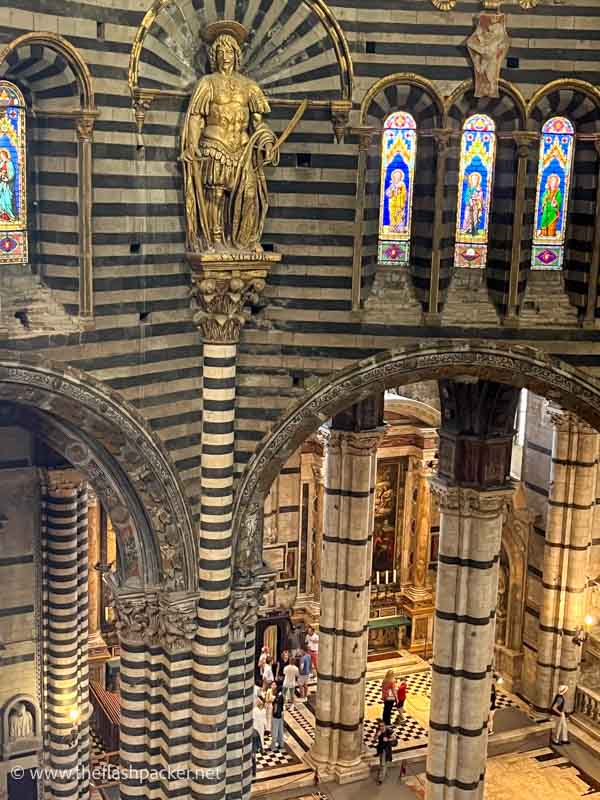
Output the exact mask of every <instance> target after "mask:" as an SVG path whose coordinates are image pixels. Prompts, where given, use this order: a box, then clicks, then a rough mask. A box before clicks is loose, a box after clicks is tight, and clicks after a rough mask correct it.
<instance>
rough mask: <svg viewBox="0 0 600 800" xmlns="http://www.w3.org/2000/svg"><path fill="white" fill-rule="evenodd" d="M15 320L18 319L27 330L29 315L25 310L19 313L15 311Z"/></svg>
mask: <svg viewBox="0 0 600 800" xmlns="http://www.w3.org/2000/svg"><path fill="white" fill-rule="evenodd" d="M15 319H18V320H19V322H20V323H21V325H22V326H23V327H24V328H29V315H28V314H27V309H25V308H23V309H21V311H15Z"/></svg>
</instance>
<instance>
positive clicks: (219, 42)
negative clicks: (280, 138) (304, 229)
mask: <svg viewBox="0 0 600 800" xmlns="http://www.w3.org/2000/svg"><path fill="white" fill-rule="evenodd" d="M247 35H248V32H247V31H246V29H245V28H244V27H243V26H242V25H240V24H239V23H238V22H233V21H222V22H215V23H213V24H211V25H209V26H208V27H207V28H206V29H205V30H204V33H203V38H204V40H205V42H206V43H207V44H208V46H209V47H208V58H209V65H210V70H211V72H210V74H208V75H205V76H204V77H202V78H201V79H200V80H199V81H198V83H197V85H196V87H195V89H194V93H193V95H192V98H191V101H190V105H189V108H188V112H187V115H186V118H185V123H184V127H183V132H182V142H181V160H182V163H183V179H184V192H185V214H186V227H187V249H188V251H190V252H191V253H202V252H206V251H208V252H212V253H223V254H227V253H230V252H232V251H233V252H237V253H240V252H254V253H259V252H262V248H261V245H260V240H261V236H262V232H263V227H264V224H265V218H266V215H267V209H268V197H267V183H266V178H265V174H264V166H265V165H267V164H276V163H277V161H278V157H279V156H278V153H279V149H278V146H277V139H276V136H275V134H274V133H273V131H272V130H271V129H270V128H269V127H268V125H267V124H266V123H265V122H264V120H263V117H264V115H265V114H268V113H269V111H270V108H269V103H268V102H267V98H266V97H265V95H264V93H263V91H262V89H261V88H260V86H259V85H258V84H257V83H255V81H253V80H252V79H251V78H249V77H247V76H246V75H243V74H242V73H241V71H240V70H241V65H242V50H241V45H242V43H243V42H244V41H245V39H246V37H247Z"/></svg>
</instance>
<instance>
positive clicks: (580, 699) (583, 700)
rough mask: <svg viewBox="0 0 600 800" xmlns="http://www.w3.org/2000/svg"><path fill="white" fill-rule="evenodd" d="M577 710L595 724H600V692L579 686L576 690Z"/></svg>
mask: <svg viewBox="0 0 600 800" xmlns="http://www.w3.org/2000/svg"><path fill="white" fill-rule="evenodd" d="M575 711H576V712H577V713H578V714H583V716H584V717H587V718H588V719H589V720H590V721H591V722H593V723H594V724H595V725H600V694H598V693H597V692H595V691H593V690H592V689H587V688H586V687H585V686H578V687H577V689H576V691H575Z"/></svg>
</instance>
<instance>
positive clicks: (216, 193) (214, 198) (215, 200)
mask: <svg viewBox="0 0 600 800" xmlns="http://www.w3.org/2000/svg"><path fill="white" fill-rule="evenodd" d="M210 200H211V202H210V213H211V219H210V220H209V225H210V232H211V237H212V240H213V243H214V244H215V245H219V244H224V243H225V237H224V219H223V217H224V207H225V190H224V189H223V188H221V187H220V186H213V187H212V188H211V189H210Z"/></svg>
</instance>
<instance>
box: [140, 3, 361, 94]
mask: <svg viewBox="0 0 600 800" xmlns="http://www.w3.org/2000/svg"><path fill="white" fill-rule="evenodd" d="M238 5H240V4H238ZM237 10H238V14H237V21H238V22H241V23H242V24H243V25H244V26H245V27H246V28H247V29H248V30H249V31H250V36H249V41H248V67H249V74H250V75H251V76H252V77H253V78H255V80H257V81H258V83H260V84H261V86H262V87H263V88H264V89H265V90H266V91H267V94H269V97H270V98H271V97H272V98H273V99H274V100H275V99H281V98H287V99H288V100H289V99H291V98H294V99H295V98H298V97H300V96H303V94H307V91H305V92H302V83H303V82H304V81H306V82H307V83H308V82H309V81H310V80H314V72H315V70H316V71H318V72H321V73H322V78H323V80H324V81H325V84H324V85H323V88H322V91H321V90H320V91H319V99H323V98H324V97H327V98H328V99H336V98H338V99H340V100H344V101H346V102H350V101H351V100H352V86H353V70H352V58H351V56H350V48H349V46H348V42H347V41H346V37H345V36H344V33H343V31H342V29H341V27H340V25H339V23H338V22H337V20H336V18H335V16H334V15H333V12H332V11H331V9H330V8H329V6H328V5H327V3H325V2H324V1H323V0H306V2H304V3H300V2H297V0H272V2H270V3H260V2H258V0H249V2H247V3H245V4H241V6H240V8H238V9H237ZM218 18H219V16H218V15H216V14H215V6H214V4H209V3H205V2H202V0H199V1H197V2H194V1H193V0H154V2H153V3H152V5H151V6H150V8H149V9H148V11H147V12H146V14H145V16H144V19H143V20H142V22H141V24H140V27H139V28H138V30H137V33H136V35H135V38H134V42H133V47H132V49H131V57H130V61H129V77H128V80H129V88H130V90H131V92H132V94H133V95H134V97H135V95H136V92H138V91H140V90H141V91H144V90H151V91H157V92H160V91H165V90H166V91H173V90H175V91H177V92H181V93H183V94H185V93H187V92H188V91H189V90H190V88H191V85H192V83H193V82H194V81H195V80H196V78H197V77H198V76H197V68H196V65H195V63H194V62H195V56H196V52H195V49H196V48H195V42H196V41H198V38H199V32H200V29H201V28H202V27H204V26H205V25H206V24H207V23H210V22H215V21H216V20H217V19H218ZM280 34H281V37H280ZM284 45H285V46H284ZM327 51H331V52H332V55H333V58H330V59H328V60H329V61H330V62H331V63H330V64H328V66H327V68H325V69H324V68H323V65H322V64H320V63H319V58H320V56H322V54H323V53H326V52H327ZM284 73H286V74H284ZM303 76H306V78H303ZM336 84H337V85H336Z"/></svg>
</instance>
